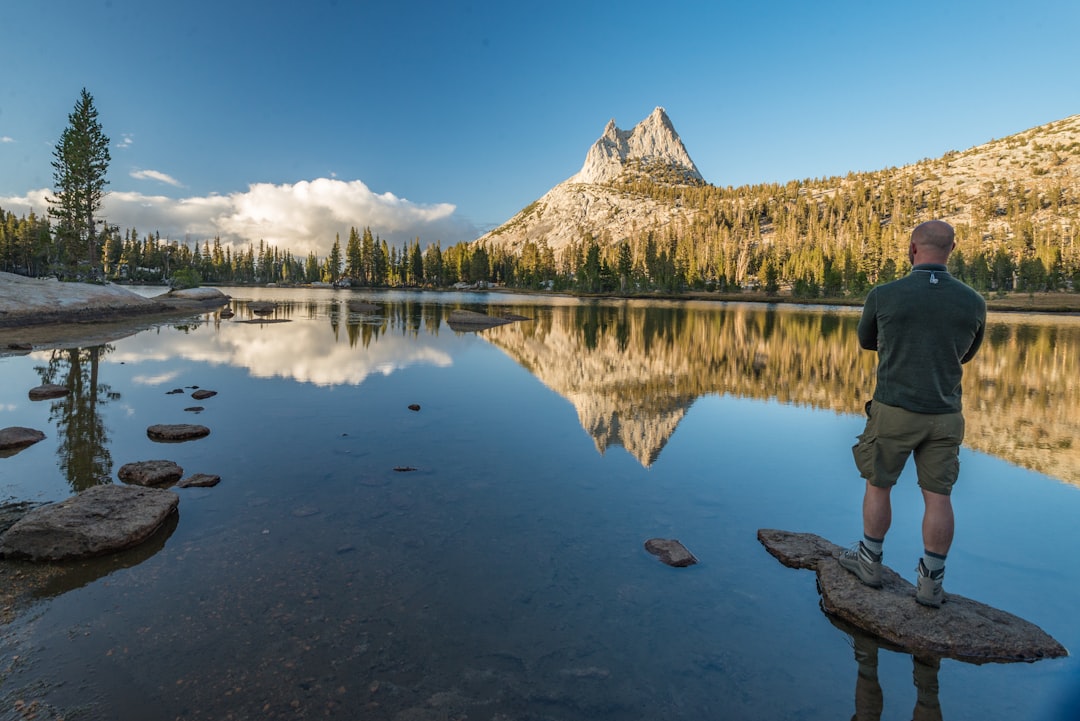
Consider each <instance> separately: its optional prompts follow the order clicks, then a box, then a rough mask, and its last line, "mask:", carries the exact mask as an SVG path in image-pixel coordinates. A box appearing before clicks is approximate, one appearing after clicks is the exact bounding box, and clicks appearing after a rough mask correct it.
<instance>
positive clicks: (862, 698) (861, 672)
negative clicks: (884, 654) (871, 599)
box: [851, 631, 942, 721]
mask: <svg viewBox="0 0 1080 721" xmlns="http://www.w3.org/2000/svg"><path fill="white" fill-rule="evenodd" d="M852 645H853V647H854V649H855V663H856V665H857V666H858V675H857V676H856V678H855V715H854V716H852V717H851V721H881V714H882V711H883V709H884V707H885V698H884V694H883V693H882V691H881V683H880V682H879V681H878V651H879V650H880V649H881V644H880V642H879V641H878V640H877V639H876V638H874V637H873V636H870V635H867V634H865V633H861V632H859V631H854V632H853V633H852ZM911 665H912V672H911V675H912V679H913V680H914V682H915V708H914V709H913V710H912V712H911V719H912V721H942V717H941V702H940V701H939V700H938V671H940V670H941V659H940V658H936V657H918V656H912V657H911ZM905 718H906V717H905Z"/></svg>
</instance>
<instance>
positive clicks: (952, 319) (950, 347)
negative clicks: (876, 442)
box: [859, 263, 986, 413]
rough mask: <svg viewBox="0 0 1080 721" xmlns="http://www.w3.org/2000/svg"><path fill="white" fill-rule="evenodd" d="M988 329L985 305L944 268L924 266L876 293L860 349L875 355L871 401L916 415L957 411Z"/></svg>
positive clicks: (867, 308) (868, 303)
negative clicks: (966, 371)
mask: <svg viewBox="0 0 1080 721" xmlns="http://www.w3.org/2000/svg"><path fill="white" fill-rule="evenodd" d="M985 328H986V301H985V300H983V297H982V296H981V295H979V294H978V293H976V292H975V291H974V290H973V289H972V288H970V287H968V286H967V285H965V284H964V283H962V282H960V281H958V280H956V279H955V278H953V277H952V276H951V275H949V273H948V271H947V270H946V269H945V266H944V265H936V264H930V263H926V264H921V265H916V266H915V267H914V268H912V269H911V273H910V274H908V275H907V276H905V277H903V278H900V279H899V280H894V281H893V282H891V283H886V284H884V285H879V286H877V287H876V288H873V289H872V290H871V291H870V293H869V294H868V295H867V296H866V305H864V306H863V313H862V318H861V319H860V320H859V344H860V345H861V346H862V347H863V348H866V349H867V350H876V351H877V353H878V367H877V387H876V388H875V389H874V400H876V401H880V402H882V403H885V404H887V405H890V406H898V407H900V408H904V409H906V410H909V411H912V412H914V413H958V412H960V410H961V408H962V406H961V401H960V397H961V388H960V380H961V377H962V376H963V369H962V367H961V366H962V364H964V363H967V362H968V361H969V360H971V359H972V358H973V357H974V356H975V352H976V351H977V350H978V349H979V346H980V345H981V344H982V340H983V333H984V331H985Z"/></svg>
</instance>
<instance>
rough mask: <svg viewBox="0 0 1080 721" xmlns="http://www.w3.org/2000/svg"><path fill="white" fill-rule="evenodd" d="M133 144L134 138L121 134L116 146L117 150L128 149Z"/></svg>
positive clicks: (129, 134) (127, 134)
mask: <svg viewBox="0 0 1080 721" xmlns="http://www.w3.org/2000/svg"><path fill="white" fill-rule="evenodd" d="M134 142H135V136H134V135H132V134H131V133H123V134H122V135H121V136H120V141H119V142H118V143H117V144H116V147H117V148H130V147H131V145H132V143H134Z"/></svg>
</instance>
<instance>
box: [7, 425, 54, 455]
mask: <svg viewBox="0 0 1080 721" xmlns="http://www.w3.org/2000/svg"><path fill="white" fill-rule="evenodd" d="M44 439H45V434H44V433H42V432H41V431H38V430H34V429H33V428H23V427H22V426H11V427H9V428H4V429H3V430H0V454H3V453H4V452H5V451H13V452H14V451H21V450H22V449H23V448H26V447H27V446H32V445H34V444H35V443H37V442H38V441H41V440H44Z"/></svg>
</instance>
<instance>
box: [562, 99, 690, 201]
mask: <svg viewBox="0 0 1080 721" xmlns="http://www.w3.org/2000/svg"><path fill="white" fill-rule="evenodd" d="M665 175H668V178H669V180H674V181H676V182H678V181H680V180H681V181H682V183H684V184H687V185H693V184H698V183H703V182H705V181H704V178H702V177H701V173H699V172H698V169H697V166H696V165H694V161H693V160H691V159H690V154H689V153H688V152H686V147H685V146H684V145H683V143H682V140H681V139H680V138H679V134H678V133H676V132H675V126H674V125H672V124H671V119H670V118H668V116H667V113H666V112H664V109H663V108H660V107H658V108H656V109H655V110H653V111H652V113H651V114H650V115H649V117H647V118H645V119H644V120H642V121H641V122H640V123H638V124H637V125H636V126H634V128H633V129H632V130H620V129H619V128H617V127H615V120H614V118H613V119H611V120H609V121H608V124H607V127H605V128H604V134H603V135H601V136H600V139H599V140H597V141H596V142H595V143H594V144H593V146H592V147H591V148H589V152H588V154H587V155H586V156H585V164H584V165H583V166H581V170H580V171H578V173H577V174H576V175H574V176H573V177H571V178H570V179H569V180H567V181H566V184H575V183H587V184H592V185H603V184H605V183H611V182H614V181H618V180H625V179H629V178H633V177H635V176H636V177H647V178H649V179H661V178H664V176H665ZM653 176H658V177H655V178H654V177H653Z"/></svg>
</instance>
